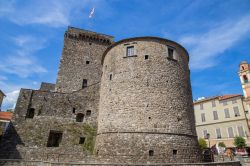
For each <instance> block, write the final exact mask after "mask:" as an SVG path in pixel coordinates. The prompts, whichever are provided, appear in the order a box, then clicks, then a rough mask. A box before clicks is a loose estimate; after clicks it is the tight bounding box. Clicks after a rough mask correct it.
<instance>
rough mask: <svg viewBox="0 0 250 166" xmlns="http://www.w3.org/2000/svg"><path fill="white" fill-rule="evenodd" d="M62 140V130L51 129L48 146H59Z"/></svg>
mask: <svg viewBox="0 0 250 166" xmlns="http://www.w3.org/2000/svg"><path fill="white" fill-rule="evenodd" d="M61 140H62V132H61V131H52V130H51V131H50V133H49V138H48V142H47V147H59V144H60V143H61Z"/></svg>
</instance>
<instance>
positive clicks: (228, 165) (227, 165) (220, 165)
mask: <svg viewBox="0 0 250 166" xmlns="http://www.w3.org/2000/svg"><path fill="white" fill-rule="evenodd" d="M246 164H248V163H246ZM0 165H2V166H9V165H12V166H19V165H31V166H32V165H34V166H35V165H39V166H76V165H77V166H101V165H106V166H119V165H120V166H139V165H140V166H144V165H145V166H245V165H244V164H243V165H241V163H240V162H239V161H233V162H217V163H174V164H172V163H165V164H136V165H135V164H119V163H113V164H105V163H80V162H78V163H74V162H70V163H67V162H50V161H25V160H19V159H5V160H3V159H0ZM246 166H247V165H246Z"/></svg>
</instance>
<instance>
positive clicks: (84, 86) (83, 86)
mask: <svg viewBox="0 0 250 166" xmlns="http://www.w3.org/2000/svg"><path fill="white" fill-rule="evenodd" d="M87 86H88V80H86V79H83V80H82V89H84V88H86V87H87Z"/></svg>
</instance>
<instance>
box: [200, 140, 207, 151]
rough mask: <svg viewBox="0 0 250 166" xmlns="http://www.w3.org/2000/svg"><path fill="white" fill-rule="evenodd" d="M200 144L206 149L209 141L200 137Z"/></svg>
mask: <svg viewBox="0 0 250 166" xmlns="http://www.w3.org/2000/svg"><path fill="white" fill-rule="evenodd" d="M199 146H200V148H201V149H202V150H203V149H206V148H207V142H206V140H205V139H203V138H200V139H199Z"/></svg>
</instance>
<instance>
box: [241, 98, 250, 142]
mask: <svg viewBox="0 0 250 166" xmlns="http://www.w3.org/2000/svg"><path fill="white" fill-rule="evenodd" d="M243 100H244V97H241V104H242V107H243V111H244V115H245V119H246V122H247V128H248V132H249V133H250V130H249V121H248V119H247V115H246V108H245V106H244V103H243ZM246 136H247V138H248V135H246Z"/></svg>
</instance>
